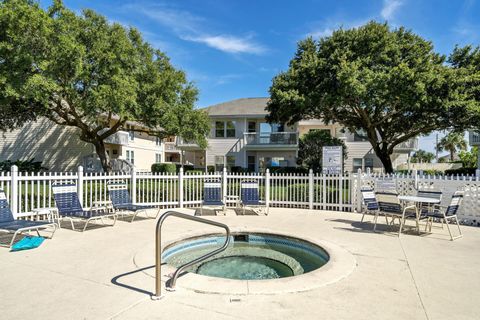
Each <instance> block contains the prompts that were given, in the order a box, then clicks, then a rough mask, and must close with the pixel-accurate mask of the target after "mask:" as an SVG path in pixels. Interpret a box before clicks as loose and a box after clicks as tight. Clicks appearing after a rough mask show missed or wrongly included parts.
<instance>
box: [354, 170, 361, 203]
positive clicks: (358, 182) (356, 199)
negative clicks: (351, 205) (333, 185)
mask: <svg viewBox="0 0 480 320" xmlns="http://www.w3.org/2000/svg"><path fill="white" fill-rule="evenodd" d="M355 191H356V197H355V201H356V202H357V203H356V205H357V212H362V169H358V171H357V190H355Z"/></svg>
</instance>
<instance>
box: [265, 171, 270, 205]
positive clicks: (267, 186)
mask: <svg viewBox="0 0 480 320" xmlns="http://www.w3.org/2000/svg"><path fill="white" fill-rule="evenodd" d="M265 205H266V206H267V208H268V207H269V206H270V169H268V168H267V170H265Z"/></svg>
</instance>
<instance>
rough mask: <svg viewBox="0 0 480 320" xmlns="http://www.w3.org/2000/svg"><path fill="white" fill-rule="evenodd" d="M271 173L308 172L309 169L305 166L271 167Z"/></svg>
mask: <svg viewBox="0 0 480 320" xmlns="http://www.w3.org/2000/svg"><path fill="white" fill-rule="evenodd" d="M268 169H269V170H270V173H289V174H292V173H293V174H306V173H308V169H307V168H305V167H269V168H268Z"/></svg>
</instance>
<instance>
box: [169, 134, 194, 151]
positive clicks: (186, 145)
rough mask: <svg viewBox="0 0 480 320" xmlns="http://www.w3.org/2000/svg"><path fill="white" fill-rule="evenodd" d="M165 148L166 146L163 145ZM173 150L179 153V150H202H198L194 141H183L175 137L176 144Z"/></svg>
mask: <svg viewBox="0 0 480 320" xmlns="http://www.w3.org/2000/svg"><path fill="white" fill-rule="evenodd" d="M165 148H166V144H165ZM175 148H177V149H178V150H179V151H180V150H189V151H193V150H202V148H200V146H199V145H198V143H196V142H195V141H189V140H185V139H184V138H181V137H177V144H176V146H175ZM165 151H166V149H165Z"/></svg>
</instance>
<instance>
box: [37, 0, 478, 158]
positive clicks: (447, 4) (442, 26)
mask: <svg viewBox="0 0 480 320" xmlns="http://www.w3.org/2000/svg"><path fill="white" fill-rule="evenodd" d="M64 2H65V4H66V5H67V6H68V7H69V8H71V9H73V10H76V11H80V10H81V9H83V8H91V9H94V10H96V11H97V12H99V13H101V14H103V15H105V16H107V17H108V19H110V20H111V21H116V22H120V23H122V24H124V25H131V26H134V27H136V28H137V29H139V30H140V31H141V32H142V33H143V35H144V37H145V39H146V40H147V41H149V42H150V43H151V44H152V45H153V46H154V47H157V48H159V49H161V50H162V51H165V52H166V53H167V55H168V56H169V57H170V58H171V60H172V62H173V64H174V65H175V66H176V67H178V68H180V69H183V70H184V71H185V72H186V73H187V75H188V78H189V79H190V80H192V81H194V82H195V84H196V85H197V87H198V88H199V90H200V95H199V101H198V106H199V107H205V106H209V105H211V104H215V103H219V102H223V101H228V100H231V99H235V98H240V97H261V96H268V88H269V86H270V84H271V79H272V78H273V76H274V75H276V74H277V73H278V72H280V71H282V70H285V69H287V67H288V63H289V60H290V59H291V58H292V56H293V54H294V52H295V49H296V43H297V42H298V41H299V40H301V39H303V38H305V37H307V36H309V35H311V36H313V37H315V38H318V37H322V36H328V35H329V34H331V32H332V30H334V29H337V28H339V27H344V28H351V27H357V26H360V25H362V24H364V23H366V22H368V21H370V20H377V21H388V22H389V23H390V24H391V25H393V26H405V27H407V28H409V29H412V30H413V31H414V32H415V33H417V34H419V35H421V36H423V37H424V38H426V39H428V40H431V41H432V42H433V44H434V46H435V49H436V51H437V52H440V53H442V54H449V53H450V52H451V51H452V49H453V48H454V46H455V45H456V44H458V45H465V44H474V45H478V44H479V42H480V20H479V19H478V17H479V16H480V0H477V1H475V0H465V1H461V0H437V1H434V0H430V1H427V0H376V1H372V0H370V1H359V0H357V1H354V0H350V1H347V0H343V1H342V0H323V1H320V0H303V1H302V0H296V1H287V0H277V1H270V0H257V1H255V0H243V1H241V0H237V1H233V0H232V1H228V0H223V1H222V0H202V1H198V0H182V1H113V0H105V1H73V0H65V1H64ZM42 3H43V4H45V5H48V4H49V3H50V1H42ZM434 138H435V137H434V136H433V135H431V136H430V137H428V138H422V146H421V147H422V148H424V149H428V150H433V140H434Z"/></svg>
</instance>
